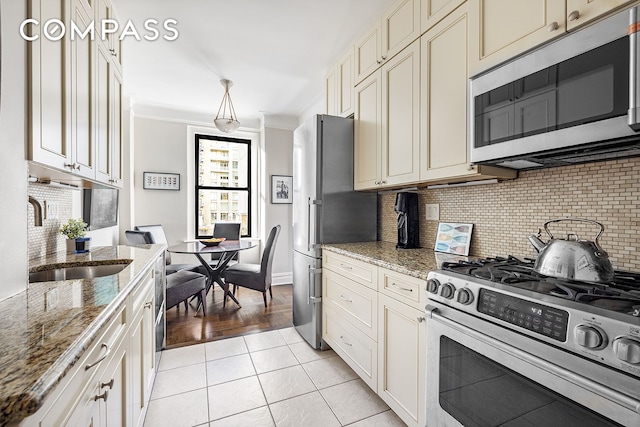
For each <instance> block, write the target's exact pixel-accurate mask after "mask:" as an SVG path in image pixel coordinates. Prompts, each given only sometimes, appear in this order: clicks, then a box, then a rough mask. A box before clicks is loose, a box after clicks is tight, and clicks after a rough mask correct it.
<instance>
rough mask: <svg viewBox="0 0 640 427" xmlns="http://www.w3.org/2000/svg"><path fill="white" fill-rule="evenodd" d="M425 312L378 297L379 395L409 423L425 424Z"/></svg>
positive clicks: (384, 296)
mask: <svg viewBox="0 0 640 427" xmlns="http://www.w3.org/2000/svg"><path fill="white" fill-rule="evenodd" d="M423 316H424V312H422V311H420V310H417V309H415V308H412V307H410V306H408V305H406V304H403V303H401V302H399V301H396V300H395V299H393V298H390V297H388V296H386V295H379V297H378V322H379V327H378V395H379V396H380V397H381V398H382V400H384V401H385V403H386V404H387V405H389V407H390V408H391V409H393V411H394V412H395V413H396V414H397V415H398V416H399V417H400V418H401V419H402V420H403V421H404V422H405V423H407V425H409V426H424V425H425V416H426V414H425V402H426V400H425V366H426V359H425V354H426V347H425V345H426V330H425V322H424V317H423Z"/></svg>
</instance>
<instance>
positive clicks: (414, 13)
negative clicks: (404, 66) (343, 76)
mask: <svg viewBox="0 0 640 427" xmlns="http://www.w3.org/2000/svg"><path fill="white" fill-rule="evenodd" d="M418 37H420V0H398V1H397V2H396V3H395V4H394V5H393V6H392V7H391V8H390V9H389V10H388V11H387V12H386V13H385V14H384V15H383V16H382V18H381V19H380V20H379V21H377V22H376V23H375V25H373V27H371V28H370V29H369V30H368V31H367V32H365V33H364V34H363V35H362V36H361V37H360V38H359V39H358V40H356V43H355V48H354V67H355V83H356V84H358V83H360V82H361V81H362V80H363V79H364V78H366V77H367V76H368V75H369V74H371V73H372V72H373V71H375V70H376V69H377V68H379V67H380V66H381V65H382V64H383V63H384V62H385V61H388V60H389V59H391V58H392V57H393V56H394V55H395V54H397V53H398V52H400V51H401V50H402V49H404V48H405V47H407V46H408V45H409V44H410V43H411V42H413V41H414V40H415V39H417V38H418Z"/></svg>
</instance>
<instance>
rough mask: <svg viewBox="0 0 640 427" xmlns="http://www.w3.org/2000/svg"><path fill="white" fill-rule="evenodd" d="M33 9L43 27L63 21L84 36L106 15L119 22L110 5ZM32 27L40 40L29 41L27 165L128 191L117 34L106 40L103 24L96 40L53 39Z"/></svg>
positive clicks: (40, 4)
mask: <svg viewBox="0 0 640 427" xmlns="http://www.w3.org/2000/svg"><path fill="white" fill-rule="evenodd" d="M30 9H31V10H32V11H33V18H34V19H36V20H38V21H39V22H47V21H49V20H50V19H59V20H60V21H61V22H63V23H64V24H65V26H66V27H67V28H70V25H71V24H70V23H71V22H74V23H75V24H76V25H77V26H78V28H79V29H80V31H83V32H84V31H85V30H86V29H87V28H89V26H90V25H95V23H96V22H101V21H100V20H102V19H104V17H105V16H106V17H110V18H112V19H113V17H114V15H113V11H112V9H111V5H110V3H108V2H105V0H100V1H99V2H92V3H89V2H87V1H86V0H31V2H30ZM27 28H28V29H29V30H30V31H32V32H33V34H32V35H33V36H38V38H37V39H36V40H35V41H31V42H29V44H28V48H29V70H30V78H29V84H30V87H29V94H30V104H31V111H30V144H29V150H28V160H32V161H34V162H37V163H39V164H41V165H44V166H46V167H49V168H53V169H56V170H62V171H65V172H67V173H70V174H72V175H73V176H76V177H81V178H86V179H88V180H93V181H98V182H102V183H105V184H109V185H114V186H122V179H121V178H122V171H121V164H122V161H121V153H122V149H121V144H122V140H121V129H120V127H121V111H117V112H116V111H115V108H117V109H118V110H120V109H121V95H118V96H116V94H120V92H121V88H120V86H121V84H118V82H116V81H114V79H116V80H117V79H119V81H120V82H121V81H122V79H121V77H119V76H120V71H119V70H120V68H121V63H120V62H119V59H120V57H121V56H120V52H121V51H120V48H119V46H120V44H119V43H120V42H119V40H117V39H118V37H115V39H116V40H110V39H109V38H107V39H106V40H105V41H102V40H101V37H102V36H101V33H100V31H101V26H100V25H96V27H95V28H94V30H95V33H94V34H95V37H93V39H92V37H91V36H90V35H86V36H85V37H75V39H74V40H71V39H70V37H68V36H65V37H63V38H62V39H60V40H57V41H53V40H50V38H48V37H44V36H41V34H40V31H41V28H42V27H41V26H37V25H30V26H28V27H27ZM116 41H117V43H116ZM115 45H117V46H118V47H117V48H116V49H112V47H111V46H115ZM114 52H116V53H114ZM114 76H118V77H114ZM115 86H118V89H117V90H116V89H114V87H115ZM116 127H117V129H116Z"/></svg>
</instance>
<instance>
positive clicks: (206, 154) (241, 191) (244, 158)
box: [195, 134, 251, 238]
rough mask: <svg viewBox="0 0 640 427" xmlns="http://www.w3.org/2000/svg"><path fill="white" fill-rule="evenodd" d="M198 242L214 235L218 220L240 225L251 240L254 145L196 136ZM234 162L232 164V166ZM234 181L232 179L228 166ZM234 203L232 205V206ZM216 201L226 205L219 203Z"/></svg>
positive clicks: (236, 140)
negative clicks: (214, 227) (230, 168)
mask: <svg viewBox="0 0 640 427" xmlns="http://www.w3.org/2000/svg"><path fill="white" fill-rule="evenodd" d="M195 143H196V150H195V153H196V165H198V170H197V171H196V200H197V201H198V202H197V206H196V233H195V234H196V238H205V237H208V236H211V235H212V234H213V226H214V224H215V222H216V221H217V220H220V221H232V222H239V223H240V224H241V227H240V234H241V235H242V236H245V237H246V236H249V230H250V224H251V218H250V212H251V184H250V183H251V155H250V153H251V141H250V140H248V139H240V138H228V137H222V136H213V135H201V134H196V136H195ZM229 162H231V163H229ZM230 164H231V165H232V166H233V169H234V170H233V180H230V179H229V165H230ZM229 200H232V201H233V203H229ZM217 201H223V202H222V203H217Z"/></svg>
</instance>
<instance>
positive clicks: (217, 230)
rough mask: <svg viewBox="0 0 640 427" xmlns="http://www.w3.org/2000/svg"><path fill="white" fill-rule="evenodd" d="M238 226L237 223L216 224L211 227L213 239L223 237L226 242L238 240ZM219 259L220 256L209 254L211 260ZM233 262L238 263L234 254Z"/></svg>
mask: <svg viewBox="0 0 640 427" xmlns="http://www.w3.org/2000/svg"><path fill="white" fill-rule="evenodd" d="M240 226H241V224H240V223H239V222H216V223H215V224H214V225H213V237H217V238H221V237H224V238H225V239H226V240H240ZM218 259H220V254H211V260H212V261H213V260H218ZM233 261H238V254H236V255H235V256H234V257H233V259H232V262H233Z"/></svg>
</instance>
